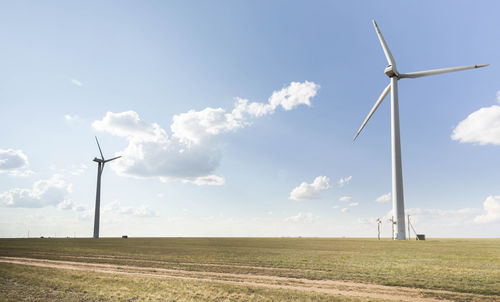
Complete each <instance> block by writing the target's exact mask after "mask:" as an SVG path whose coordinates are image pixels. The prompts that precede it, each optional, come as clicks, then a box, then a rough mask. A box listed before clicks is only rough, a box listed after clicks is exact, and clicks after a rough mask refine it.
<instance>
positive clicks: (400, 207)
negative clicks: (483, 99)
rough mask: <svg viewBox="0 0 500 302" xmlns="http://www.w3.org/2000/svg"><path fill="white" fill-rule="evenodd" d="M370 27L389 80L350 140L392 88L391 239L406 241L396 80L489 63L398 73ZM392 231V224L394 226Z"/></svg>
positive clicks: (383, 42) (390, 56) (384, 47)
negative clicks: (379, 46) (384, 62)
mask: <svg viewBox="0 0 500 302" xmlns="http://www.w3.org/2000/svg"><path fill="white" fill-rule="evenodd" d="M373 26H374V27H375V31H376V32H377V36H378V38H379V40H380V44H381V45H382V49H383V50H384V54H385V57H386V59H387V63H388V64H389V65H388V66H387V67H386V68H385V70H384V73H385V74H386V75H387V76H388V77H389V78H390V79H391V82H390V83H389V85H387V87H385V89H384V91H382V94H381V95H380V96H379V98H378V100H377V101H376V102H375V105H373V107H372V109H371V110H370V113H368V116H367V117H366V118H365V120H364V121H363V124H361V127H359V130H358V132H357V133H356V135H355V136H354V139H353V140H356V138H357V137H358V135H359V134H360V133H361V131H362V130H363V128H364V127H365V125H366V123H367V122H368V120H369V119H370V118H371V116H372V115H373V113H374V112H375V110H377V108H378V106H380V104H381V103H382V101H383V100H384V98H385V97H386V96H387V94H388V93H389V90H390V91H391V150H392V207H393V215H394V217H396V220H395V222H394V223H395V225H396V230H395V232H394V235H393V239H396V240H405V239H406V234H405V231H406V230H405V209H404V196H403V172H402V168H401V141H400V135H399V105H398V81H399V80H400V79H405V78H409V79H413V78H421V77H426V76H431V75H436V74H441V73H447V72H454V71H460V70H466V69H473V68H480V67H485V66H488V65H489V64H481V65H468V66H460V67H450V68H441V69H432V70H425V71H418V72H410V73H401V74H400V73H399V72H398V71H397V69H396V61H395V60H394V57H393V56H392V54H391V51H390V50H389V47H388V46H387V43H386V42H385V40H384V37H383V36H382V33H381V32H380V29H379V28H378V26H377V23H376V22H375V20H373ZM393 230H394V225H393Z"/></svg>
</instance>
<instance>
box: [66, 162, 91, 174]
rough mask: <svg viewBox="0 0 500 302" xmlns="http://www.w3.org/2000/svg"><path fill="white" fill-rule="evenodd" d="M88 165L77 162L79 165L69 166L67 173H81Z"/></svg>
mask: <svg viewBox="0 0 500 302" xmlns="http://www.w3.org/2000/svg"><path fill="white" fill-rule="evenodd" d="M87 168H88V166H87V165H85V164H79V165H71V166H70V167H69V171H70V172H69V173H70V174H71V175H74V176H78V175H82V174H83V172H85V170H87Z"/></svg>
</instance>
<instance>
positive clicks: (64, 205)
mask: <svg viewBox="0 0 500 302" xmlns="http://www.w3.org/2000/svg"><path fill="white" fill-rule="evenodd" d="M57 208H58V209H60V210H65V211H69V210H72V211H75V212H83V211H85V210H87V208H86V207H84V206H82V205H77V204H76V203H74V202H73V201H72V200H70V199H65V200H63V201H62V202H60V203H59V204H58V205H57Z"/></svg>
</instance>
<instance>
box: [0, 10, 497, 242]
mask: <svg viewBox="0 0 500 302" xmlns="http://www.w3.org/2000/svg"><path fill="white" fill-rule="evenodd" d="M499 10H500V4H499V3H498V2H496V1H475V2H465V1H463V2H457V1H439V2H436V1H419V2H418V4H417V3H412V2H407V1H398V2H396V1H382V2H377V3H375V2H373V1H335V2H334V1H251V2H250V1H248V2H244V1H216V2H214V1H141V2H137V1H105V2H102V1H85V2H79V1H69V2H68V1H50V2H39V1H15V2H13V1H9V2H7V1H4V2H0V45H2V46H1V47H0V108H1V110H0V129H1V131H0V237H27V236H31V237H38V236H57V237H61V236H64V237H66V236H69V237H73V236H77V237H90V236H92V232H93V219H94V205H95V194H96V177H97V172H96V168H97V164H96V163H95V162H93V161H92V159H93V158H94V157H99V150H98V148H97V145H96V143H95V138H94V136H97V137H98V138H99V141H100V144H101V147H102V151H103V153H104V156H105V157H106V158H111V157H114V156H122V158H120V159H117V160H115V161H113V162H110V163H108V164H106V165H105V168H104V172H103V178H102V195H101V224H100V235H101V236H103V237H108V236H121V235H125V234H127V235H129V236H146V237H148V236H149V237H153V236H321V237H343V236H345V237H376V236H377V223H376V219H377V218H380V219H382V226H381V227H382V236H383V237H390V236H391V228H390V223H389V222H388V219H389V218H390V217H391V215H392V214H391V213H392V203H391V202H390V200H391V196H390V194H389V192H391V153H390V152H391V149H390V98H387V99H386V100H385V101H384V102H383V103H382V105H381V106H380V107H379V108H378V110H377V112H375V114H374V115H373V117H372V118H371V120H370V121H369V123H368V124H367V126H366V127H365V129H364V130H363V132H362V133H361V135H360V136H359V137H358V138H357V139H356V141H355V142H353V141H352V138H353V136H354V134H355V133H356V131H357V129H358V128H359V126H360V125H361V123H362V121H363V120H364V118H365V117H366V115H367V114H368V112H369V110H370V109H371V107H372V106H373V104H374V103H375V101H376V100H377V98H378V96H379V95H380V93H381V92H382V90H383V89H384V87H385V86H386V85H387V83H388V82H389V79H388V78H387V76H386V75H385V74H384V73H383V70H384V68H385V67H386V65H387V62H386V60H385V57H384V53H383V51H382V49H381V47H380V44H379V41H378V38H377V36H376V33H375V30H374V28H373V25H372V19H375V20H376V21H377V23H378V25H379V27H380V29H381V31H382V33H383V35H384V37H385V39H386V41H387V44H388V45H389V47H390V49H391V51H392V54H393V56H394V57H395V60H396V62H397V64H398V70H399V71H400V72H402V73H404V72H414V71H420V70H426V69H433V68H442V67H452V66H461V65H472V64H490V66H488V67H486V68H481V69H477V70H467V71H461V72H456V73H450V74H445V75H438V76H433V77H426V78H419V79H403V80H401V81H400V82H399V102H400V103H399V104H400V120H401V142H402V161H403V177H404V194H405V208H406V211H407V214H409V215H410V216H411V220H412V222H413V226H414V227H415V229H416V231H417V232H418V233H423V234H426V236H427V237H434V238H436V237H477V238H480V237H496V238H498V237H499V236H500V232H499V230H500V169H499V168H498V167H500V157H499V156H498V154H499V152H500V81H499V78H500V71H499V69H498V67H497V66H500V56H499V55H498V50H499V49H500V30H499V28H500V19H499V18H498V11H499ZM413 236H414V234H412V237H413Z"/></svg>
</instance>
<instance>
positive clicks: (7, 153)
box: [0, 149, 33, 176]
mask: <svg viewBox="0 0 500 302" xmlns="http://www.w3.org/2000/svg"><path fill="white" fill-rule="evenodd" d="M0 173H7V174H9V175H13V176H27V175H31V174H33V171H31V170H30V169H29V162H28V157H27V156H26V155H25V154H24V153H23V151H22V150H13V149H0Z"/></svg>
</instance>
